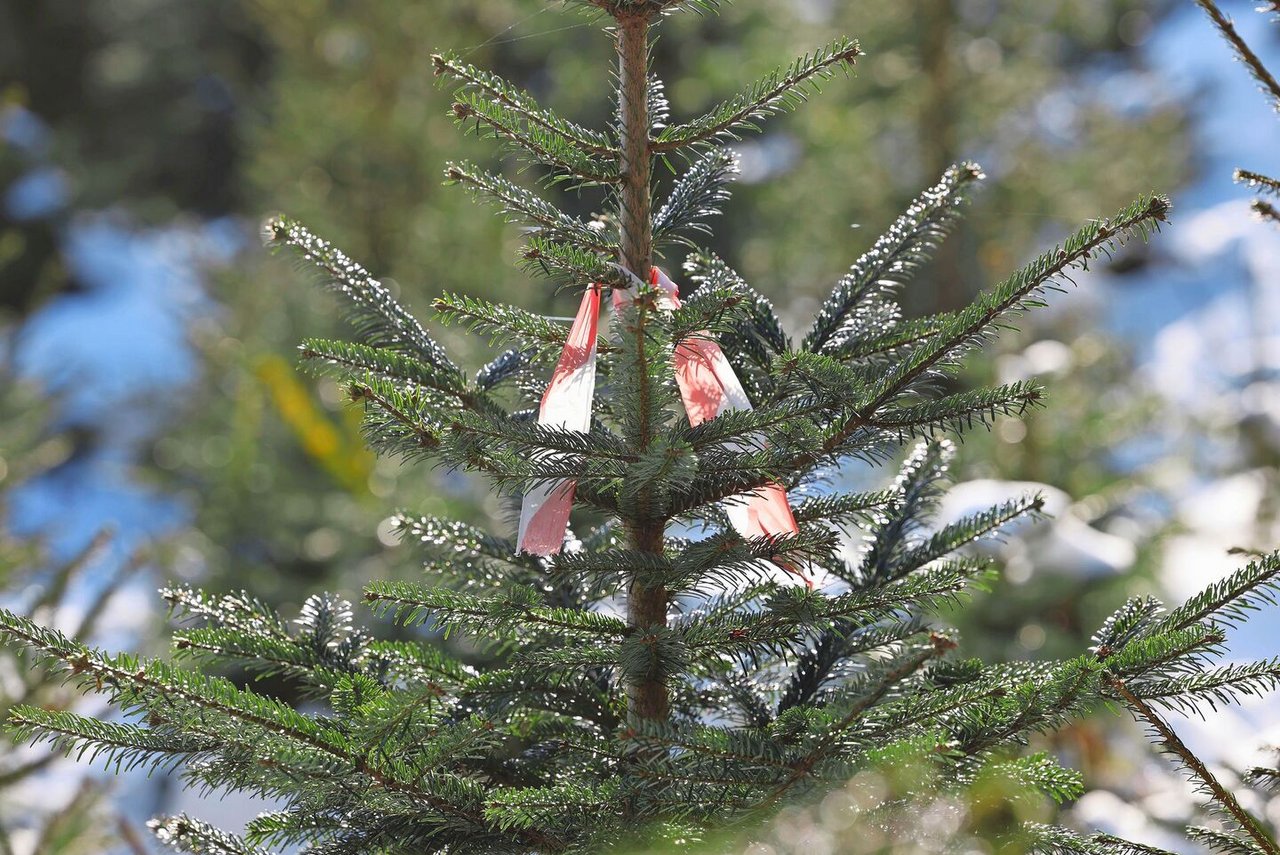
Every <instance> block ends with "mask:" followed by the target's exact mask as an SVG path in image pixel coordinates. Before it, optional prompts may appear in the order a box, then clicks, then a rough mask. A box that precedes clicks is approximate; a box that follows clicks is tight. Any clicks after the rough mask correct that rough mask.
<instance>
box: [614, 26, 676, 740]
mask: <svg viewBox="0 0 1280 855" xmlns="http://www.w3.org/2000/svg"><path fill="white" fill-rule="evenodd" d="M618 79H619V81H620V85H619V109H620V113H621V117H620V124H621V128H620V131H621V135H622V139H621V151H622V158H621V164H620V167H621V168H620V174H621V178H622V188H621V201H622V210H621V211H620V218H621V232H622V263H623V265H625V266H626V267H627V269H629V270H630V271H631V272H633V273H635V274H636V276H638V277H640V280H641V281H642V282H648V281H649V269H650V266H651V265H652V264H653V221H652V208H653V199H652V188H651V177H652V159H653V154H652V151H651V150H650V144H649V15H648V13H647V12H646V13H643V14H638V13H637V14H630V15H626V16H619V17H618ZM645 315H646V310H645V309H644V307H639V319H638V321H637V326H638V327H639V329H635V330H628V335H629V336H631V337H632V338H633V341H634V343H635V345H634V346H635V347H637V348H644V346H645V338H646V334H645V331H644V319H645ZM640 365H641V369H642V371H641V375H642V376H641V377H640V378H639V382H641V383H645V384H647V383H648V376H647V367H646V366H645V365H644V359H643V358H641V360H640ZM641 403H642V406H641V410H642V412H641V413H640V414H639V415H640V419H641V422H642V424H643V425H645V426H646V427H645V428H644V429H643V430H642V432H641V444H642V445H645V446H647V445H648V444H649V442H651V441H652V435H651V433H650V431H649V430H648V428H647V425H649V424H650V423H651V421H652V413H651V411H649V408H648V407H647V406H646V403H647V401H646V399H645V396H643V395H642V396H641ZM642 505H643V503H642ZM630 534H631V539H632V543H633V545H634V547H635V548H636V549H640V550H643V551H645V552H654V553H658V554H661V553H662V551H663V534H664V525H663V523H662V522H661V521H648V520H646V521H640V522H637V523H633V524H632V526H631V532H630ZM627 619H628V622H629V623H630V624H631V626H633V627H636V628H637V629H638V630H643V629H644V628H646V627H665V626H666V625H667V590H666V588H663V587H656V588H650V587H646V586H645V585H643V584H642V583H641V582H639V581H636V582H633V583H632V584H631V587H630V590H629V591H628V592H627ZM640 637H641V638H643V637H644V633H643V632H642V631H641V632H640ZM627 699H628V703H629V712H630V716H631V718H632V719H633V720H657V721H666V719H667V717H668V715H669V713H670V701H669V699H668V696H667V686H666V684H665V682H664V681H663V680H661V679H633V680H632V681H631V682H630V683H629V685H628V686H627Z"/></svg>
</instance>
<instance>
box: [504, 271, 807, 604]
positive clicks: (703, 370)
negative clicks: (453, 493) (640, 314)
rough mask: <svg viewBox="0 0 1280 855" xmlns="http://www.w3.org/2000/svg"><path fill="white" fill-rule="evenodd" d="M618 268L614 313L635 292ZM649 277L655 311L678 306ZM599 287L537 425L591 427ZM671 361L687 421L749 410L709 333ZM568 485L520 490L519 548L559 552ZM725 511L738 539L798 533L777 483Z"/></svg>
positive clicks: (674, 295) (660, 277)
mask: <svg viewBox="0 0 1280 855" xmlns="http://www.w3.org/2000/svg"><path fill="white" fill-rule="evenodd" d="M624 273H626V275H627V277H628V279H629V280H630V281H631V282H632V283H633V284H632V285H630V286H629V287H627V288H614V289H613V307H614V310H615V311H618V312H621V311H622V310H624V309H625V308H626V307H627V306H628V305H630V304H631V303H632V302H633V301H634V300H635V299H636V298H637V297H639V293H638V291H637V289H636V284H638V283H639V279H638V278H637V277H636V276H635V275H634V274H631V273H630V271H625V270H624ZM650 284H652V285H653V286H654V287H655V289H656V290H657V301H658V309H659V310H660V311H664V312H672V311H675V310H676V309H678V308H679V307H680V289H679V288H678V287H677V286H676V284H675V283H674V282H672V281H671V279H670V278H668V277H667V275H666V274H665V273H663V272H662V271H661V270H659V269H658V268H656V267H654V268H652V275H651V281H650ZM602 290H603V286H602V285H600V284H598V283H597V284H594V285H592V286H590V287H589V288H587V290H586V293H585V294H583V296H582V304H581V305H580V306H579V308H578V314H577V316H576V317H575V318H574V319H573V325H572V326H571V327H570V328H569V336H568V339H567V340H566V341H565V345H564V350H563V351H562V352H561V354H560V360H559V362H557V363H556V367H555V371H554V372H553V373H552V375H551V382H550V383H549V384H548V385H547V389H546V392H545V393H543V396H542V405H541V407H540V408H539V410H538V424H540V425H544V426H546V427H553V428H561V429H563V430H570V431H576V432H578V433H588V432H590V429H591V403H592V400H593V398H594V396H595V379H596V336H597V333H598V331H599V324H600V296H601V292H602ZM674 363H675V365H674V368H675V379H676V385H677V386H679V388H680V398H681V401H682V402H683V403H684V408H685V412H686V413H687V414H688V417H689V424H691V425H693V426H694V427H696V426H698V425H700V424H702V423H703V422H706V421H709V420H711V419H714V418H715V417H716V416H718V415H720V414H721V413H725V412H729V411H731V410H750V409H751V401H750V400H749V399H748V398H747V393H746V391H745V390H744V389H743V388H742V383H741V382H740V381H739V380H738V376H737V374H735V373H734V371H733V366H732V365H730V364H729V360H728V358H727V357H726V356H725V355H724V351H722V350H721V349H720V345H718V344H717V343H716V342H715V340H714V339H713V338H711V335H710V333H707V332H703V333H700V334H698V335H694V336H690V337H689V338H687V339H685V340H683V341H681V342H680V343H679V344H677V345H676V348H675V354H674ZM744 450H745V448H744ZM575 487H576V483H575V482H574V481H573V480H572V479H564V480H560V481H554V482H548V483H544V484H539V485H535V486H534V487H533V488H532V489H530V490H529V492H528V493H526V494H525V496H524V503H523V506H522V507H521V510H520V534H519V538H518V541H517V544H518V545H517V548H518V550H519V551H520V552H528V553H531V554H534V555H554V554H556V553H557V552H559V551H560V548H561V546H562V545H563V543H564V537H565V531H566V529H567V527H568V524H569V512H570V510H572V508H573V494H574V489H575ZM725 512H726V513H727V515H728V517H729V521H730V523H731V524H732V525H733V528H734V530H735V531H736V532H737V533H738V534H739V535H741V536H742V537H744V538H750V537H765V538H769V539H775V538H779V537H786V536H793V535H795V534H797V533H798V532H799V528H798V527H797V525H796V521H795V517H794V516H793V515H792V513H791V506H790V505H789V504H788V502H787V493H786V491H785V490H784V489H783V488H782V487H781V485H779V484H767V485H765V486H763V487H759V488H757V489H755V490H753V491H751V492H750V493H745V494H743V495H741V496H734V497H733V498H732V499H730V500H729V501H728V502H727V503H726V507H725ZM775 563H776V564H778V565H779V566H780V567H782V568H783V569H784V570H786V571H787V572H788V573H791V574H793V575H795V576H798V577H799V578H800V579H802V580H803V581H804V583H805V584H806V585H808V586H809V587H810V588H812V587H813V582H812V581H811V580H810V579H809V578H808V577H807V576H806V575H805V574H804V573H803V572H802V571H801V570H800V569H799V568H798V567H796V566H795V565H794V564H793V563H791V562H790V561H786V560H783V559H780V558H779V559H775Z"/></svg>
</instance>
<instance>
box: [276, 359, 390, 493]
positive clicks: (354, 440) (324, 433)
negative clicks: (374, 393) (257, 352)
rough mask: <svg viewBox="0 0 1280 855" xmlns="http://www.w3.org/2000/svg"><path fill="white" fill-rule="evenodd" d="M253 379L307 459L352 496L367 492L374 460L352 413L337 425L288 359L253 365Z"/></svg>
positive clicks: (358, 422)
mask: <svg viewBox="0 0 1280 855" xmlns="http://www.w3.org/2000/svg"><path fill="white" fill-rule="evenodd" d="M253 373H254V375H255V376H256V377H257V378H258V380H259V381H260V382H261V383H262V385H263V386H265V387H266V389H267V391H268V392H269V393H270V395H271V401H272V403H273V404H275V407H276V410H277V411H278V412H279V413H280V417H281V418H282V419H283V420H284V423H285V424H287V425H288V426H289V428H290V429H291V430H292V431H293V433H294V435H295V436H296V437H297V438H298V442H299V444H300V445H301V446H302V449H303V451H305V452H306V454H307V456H309V457H310V458H312V459H313V460H315V461H316V462H317V463H319V464H320V465H321V466H322V467H323V468H324V469H325V471H326V472H328V473H329V474H330V475H331V476H333V478H334V480H336V481H337V482H338V483H339V484H341V485H342V486H343V487H345V488H346V489H348V490H350V491H352V492H360V493H363V492H367V491H368V489H369V475H370V474H371V473H372V472H373V465H374V456H373V454H372V453H371V452H370V451H369V450H368V449H367V448H366V447H365V445H364V440H363V439H362V438H361V436H360V430H359V426H360V418H359V416H358V414H356V413H350V414H349V415H348V414H346V413H344V414H343V415H344V416H346V417H345V418H342V419H341V421H339V422H335V420H334V419H332V418H331V417H330V416H329V415H328V414H327V413H326V412H325V411H324V410H323V409H321V408H320V407H319V406H317V405H316V402H315V397H314V394H313V392H312V391H311V390H310V389H308V388H307V387H306V386H305V385H304V384H303V383H302V381H301V380H300V379H299V378H298V373H297V371H296V370H295V369H294V367H293V366H292V365H291V364H290V363H289V362H288V361H287V360H285V359H283V358H281V357H279V356H275V355H268V356H263V357H260V358H258V359H257V360H256V361H255V363H254V371H253Z"/></svg>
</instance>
